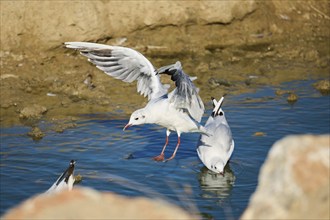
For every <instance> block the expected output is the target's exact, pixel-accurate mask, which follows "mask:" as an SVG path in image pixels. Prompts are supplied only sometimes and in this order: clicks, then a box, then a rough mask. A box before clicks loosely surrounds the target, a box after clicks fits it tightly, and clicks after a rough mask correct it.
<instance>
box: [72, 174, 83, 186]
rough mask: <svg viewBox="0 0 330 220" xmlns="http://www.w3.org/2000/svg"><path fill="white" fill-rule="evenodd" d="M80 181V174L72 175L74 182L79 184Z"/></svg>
mask: <svg viewBox="0 0 330 220" xmlns="http://www.w3.org/2000/svg"><path fill="white" fill-rule="evenodd" d="M81 181H82V176H81V175H80V174H78V175H76V176H75V177H74V184H79V183H80V182H81Z"/></svg>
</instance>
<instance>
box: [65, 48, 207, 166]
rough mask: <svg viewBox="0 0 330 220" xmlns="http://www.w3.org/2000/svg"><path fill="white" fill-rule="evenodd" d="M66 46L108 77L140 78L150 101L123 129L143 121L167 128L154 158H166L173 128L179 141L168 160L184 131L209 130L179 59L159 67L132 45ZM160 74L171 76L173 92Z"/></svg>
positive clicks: (140, 89)
mask: <svg viewBox="0 0 330 220" xmlns="http://www.w3.org/2000/svg"><path fill="white" fill-rule="evenodd" d="M65 46H66V47H67V48H72V49H76V50H79V51H80V53H81V54H82V55H84V56H86V57H88V60H89V61H90V62H91V63H93V64H95V65H96V67H97V68H99V69H100V70H102V71H104V72H105V73H106V74H107V75H109V76H112V77H114V78H116V79H120V80H122V81H124V82H128V83H131V82H133V81H135V80H136V81H137V91H138V92H139V93H140V94H141V95H144V96H145V97H146V96H147V97H148V100H149V102H148V104H147V105H146V106H145V107H144V108H141V109H138V110H136V111H134V112H133V113H132V114H131V117H130V119H129V122H128V123H127V125H126V126H125V127H124V129H123V130H125V129H127V128H129V127H131V126H133V125H141V124H158V125H160V126H163V127H165V128H166V141H165V145H164V147H163V149H162V152H161V153H160V155H159V156H156V157H154V160H156V161H163V160H164V151H165V149H166V146H167V145H168V138H169V135H170V133H171V131H175V132H176V133H177V135H178V141H177V145H176V147H175V150H174V152H173V154H172V156H171V157H170V158H168V159H167V160H171V159H173V158H174V157H175V155H176V152H177V150H178V148H179V145H180V136H181V133H187V132H199V133H206V130H205V129H204V127H203V126H202V125H200V124H199V123H200V121H201V118H202V116H203V113H204V104H203V102H202V100H201V98H200V97H199V95H198V89H197V88H196V87H195V85H194V84H193V82H192V80H191V78H190V77H189V76H188V75H187V74H185V73H184V71H183V70H182V66H181V63H180V62H179V61H178V62H176V63H175V64H172V65H168V66H164V67H161V68H160V69H158V70H156V69H155V68H154V66H153V65H152V64H151V63H150V61H149V60H148V59H147V58H146V57H144V56H143V55H142V54H141V53H139V52H138V51H136V50H133V49H131V48H126V47H121V46H110V45H104V44H96V43H87V42H66V43H65ZM159 74H167V75H170V76H171V79H172V80H173V81H174V82H175V86H176V88H175V89H174V90H173V91H172V92H170V93H168V87H167V86H166V85H163V84H162V83H161V81H160V77H159ZM167 160H166V161H167Z"/></svg>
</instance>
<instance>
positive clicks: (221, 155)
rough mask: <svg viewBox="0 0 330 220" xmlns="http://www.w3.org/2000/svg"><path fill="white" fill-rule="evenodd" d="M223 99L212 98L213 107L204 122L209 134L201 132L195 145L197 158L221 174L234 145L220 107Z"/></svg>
mask: <svg viewBox="0 0 330 220" xmlns="http://www.w3.org/2000/svg"><path fill="white" fill-rule="evenodd" d="M223 99H224V97H222V98H221V99H220V100H219V102H217V101H216V100H215V99H214V98H212V102H213V106H214V109H213V111H212V114H211V116H210V117H209V118H208V120H207V121H206V123H205V128H206V130H207V133H208V134H209V135H204V134H202V135H201V136H200V139H199V143H198V146H197V154H198V157H199V159H200V160H201V161H202V162H203V163H204V165H205V166H206V167H207V168H208V169H209V170H211V171H213V172H215V173H220V174H223V170H224V167H225V165H226V164H227V162H228V160H229V158H230V157H231V155H232V153H233V150H234V146H235V143H234V140H233V137H232V134H231V130H230V127H229V125H228V123H227V120H226V117H225V113H224V111H223V110H222V109H221V105H222V103H223Z"/></svg>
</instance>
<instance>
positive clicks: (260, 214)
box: [241, 135, 330, 219]
mask: <svg viewBox="0 0 330 220" xmlns="http://www.w3.org/2000/svg"><path fill="white" fill-rule="evenodd" d="M329 142H330V136H329V135H322V136H312V135H304V136H288V137H286V138H284V139H282V140H280V141H278V142H276V143H275V144H274V145H273V147H272V149H271V150H270V152H269V154H268V158H267V160H266V162H265V164H264V165H263V166H262V168H261V172H260V176H259V185H258V187H257V189H256V192H255V193H254V194H253V196H252V198H251V201H250V203H249V206H248V208H247V209H246V210H245V212H244V213H243V215H242V218H241V219H329V218H330V215H329V207H330V205H329V201H330V200H329V193H330V192H329V181H330V177H329V153H330V151H329V149H330V143H329Z"/></svg>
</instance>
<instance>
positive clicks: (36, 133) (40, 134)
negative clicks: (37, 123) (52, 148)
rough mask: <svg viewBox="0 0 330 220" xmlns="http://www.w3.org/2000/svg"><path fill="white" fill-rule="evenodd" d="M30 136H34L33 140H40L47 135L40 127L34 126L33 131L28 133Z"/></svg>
mask: <svg viewBox="0 0 330 220" xmlns="http://www.w3.org/2000/svg"><path fill="white" fill-rule="evenodd" d="M28 136H30V137H32V139H33V140H40V139H42V138H43V137H44V136H45V134H44V133H43V132H42V131H41V130H40V128H38V127H34V128H32V131H30V132H29V133H28Z"/></svg>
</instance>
